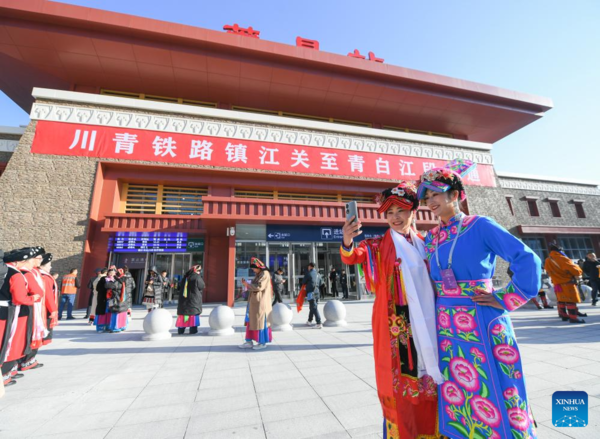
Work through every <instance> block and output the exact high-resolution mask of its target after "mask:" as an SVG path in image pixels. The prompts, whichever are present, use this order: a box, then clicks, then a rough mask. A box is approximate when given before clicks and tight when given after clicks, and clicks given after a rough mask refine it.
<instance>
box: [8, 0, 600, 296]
mask: <svg viewBox="0 0 600 439" xmlns="http://www.w3.org/2000/svg"><path fill="white" fill-rule="evenodd" d="M83 9H85V13H84V11H83ZM0 35H2V36H3V41H2V46H1V48H2V52H1V54H0V56H1V58H2V62H3V65H6V66H7V68H6V69H3V71H2V72H0V85H2V90H3V91H4V92H5V93H6V94H7V95H9V96H10V97H11V98H12V99H13V100H14V101H15V102H17V103H18V104H19V105H20V106H21V107H22V108H24V109H25V110H27V111H28V112H29V113H30V117H31V122H30V124H29V125H28V126H27V127H22V128H0V162H1V163H0V172H2V174H1V175H0V188H1V191H0V205H2V206H4V207H3V212H2V215H0V230H2V233H1V235H0V248H2V249H10V248H14V247H19V246H25V245H43V246H44V247H45V248H47V249H48V250H49V251H51V252H52V253H54V254H55V256H56V263H55V264H54V265H55V268H56V269H57V270H58V271H60V272H63V273H64V272H66V271H67V270H68V269H70V268H79V269H80V272H81V274H82V279H83V280H86V279H88V278H89V277H90V276H91V275H92V274H93V271H94V269H95V268H97V267H102V266H106V265H107V264H109V263H115V264H116V265H119V266H122V265H127V266H128V267H130V269H131V270H132V271H133V273H134V276H136V277H137V280H138V284H140V285H141V284H143V282H141V281H143V279H144V277H145V275H146V274H147V271H148V269H149V268H150V267H152V266H156V267H157V268H158V270H159V271H161V270H166V271H167V272H168V273H169V275H170V276H171V277H172V278H177V277H178V276H181V275H182V274H183V273H184V272H185V271H186V270H187V269H188V268H189V266H190V265H192V264H195V263H202V264H203V267H204V276H205V280H206V283H207V290H206V293H205V300H206V301H208V302H227V303H230V304H231V303H233V301H234V300H235V298H236V296H237V295H238V294H239V293H240V291H239V289H240V284H239V280H240V278H241V277H244V276H245V277H248V275H249V273H248V268H249V260H250V257H251V256H258V257H260V258H264V260H265V261H267V264H268V265H269V266H270V267H272V268H278V267H282V268H283V269H284V271H285V273H286V276H287V277H288V289H289V292H290V293H293V292H296V291H297V290H298V288H299V279H300V278H301V276H302V273H303V270H304V269H305V267H306V265H307V264H308V262H310V261H314V262H316V263H317V265H318V268H319V270H320V271H321V272H322V273H323V274H326V273H327V272H328V271H329V270H330V268H331V267H335V268H336V269H337V270H338V271H339V270H340V269H342V268H344V267H342V264H341V260H340V258H339V255H338V246H339V241H340V230H341V225H342V224H343V221H344V218H345V212H344V205H345V203H346V202H347V201H350V200H356V201H358V203H359V215H360V217H361V220H362V222H363V223H364V225H365V235H366V236H370V235H376V234H378V233H380V232H381V231H382V230H384V227H385V222H384V221H383V219H382V217H381V216H380V215H379V214H378V213H377V212H376V204H374V202H373V198H374V196H375V195H376V194H377V193H378V192H380V191H381V190H382V189H384V188H386V187H389V186H390V185H392V184H394V183H396V182H397V181H398V180H400V179H405V180H415V179H416V178H418V176H419V175H420V174H421V173H422V172H423V171H425V170H427V169H429V168H431V167H434V166H439V165H442V164H443V163H445V162H446V161H447V160H451V159H454V158H467V159H471V160H473V161H475V162H477V163H478V170H477V172H476V173H472V174H471V175H470V176H469V177H468V180H467V185H468V189H467V190H468V193H469V200H468V202H467V203H466V204H465V206H463V207H464V209H465V210H466V211H467V212H469V213H471V214H484V215H490V216H492V217H495V218H496V219H497V220H498V221H499V222H500V223H501V224H503V225H505V226H506V227H507V228H509V229H510V230H511V231H512V232H513V233H515V234H516V235H518V236H520V237H521V238H522V239H524V240H525V242H527V243H528V245H530V246H531V247H532V248H534V250H536V251H538V252H539V253H540V254H541V255H542V256H543V254H544V251H547V245H548V243H549V242H550V241H556V240H557V241H558V242H560V243H561V244H563V246H565V247H566V248H567V249H568V252H571V254H572V255H573V256H572V257H579V255H581V252H583V251H586V250H588V249H589V250H594V249H595V250H596V251H598V250H599V240H598V238H599V237H600V220H599V219H598V218H599V216H598V214H599V213H600V212H598V210H599V205H600V192H599V189H598V187H597V186H596V185H594V184H591V183H581V182H558V181H551V180H548V179H543V178H537V177H536V178H537V179H535V178H534V179H532V178H531V177H526V176H511V175H503V174H497V173H496V171H495V170H494V167H493V158H492V145H493V143H494V142H495V141H497V140H499V139H501V138H503V137H505V136H507V135H509V134H511V133H512V132H514V131H516V130H518V129H520V128H522V127H523V126H525V125H527V124H529V123H532V122H534V121H535V120H537V119H539V118H540V117H542V116H543V113H544V112H545V111H547V110H549V109H550V108H551V107H552V103H551V101H550V100H549V99H546V98H541V97H536V96H531V95H526V94H521V93H517V92H512V91H508V90H502V89H497V88H495V87H489V86H485V85H482V84H475V83H470V82H468V81H462V80H456V79H453V78H447V77H443V76H439V75H432V74H429V73H424V72H417V71H412V70H409V69H404V68H400V67H394V66H390V65H388V64H385V63H384V62H383V60H382V59H377V60H376V61H369V60H367V59H361V58H359V59H356V57H352V56H342V55H335V54H331V53H327V52H323V51H320V50H317V48H318V45H317V48H315V46H314V45H312V46H307V45H306V44H305V45H302V44H301V43H302V41H305V39H301V38H300V37H299V38H300V40H299V41H300V42H298V41H297V45H296V46H290V45H285V44H279V43H273V42H269V41H265V40H261V39H258V38H253V37H248V36H247V35H244V34H239V33H238V34H231V33H221V32H216V31H210V30H207V29H198V28H193V27H189V26H183V25H177V24H173V23H164V22H159V21H156V20H149V19H143V18H140V17H131V16H126V15H123V14H116V13H109V12H106V11H96V10H90V9H88V8H79V7H76V6H71V5H62V4H59V3H54V2H34V1H29V0H26V1H23V2H22V3H20V4H19V5H18V6H1V5H0ZM308 41H310V40H308ZM353 53H355V52H353ZM34 55H35V56H34ZM349 55H351V54H349ZM532 202H534V203H533V204H532ZM534 205H535V206H537V209H538V211H537V215H533V214H532V213H535V211H534V210H532V209H534V207H533V206H534ZM556 206H558V209H559V213H560V215H555V214H556V212H557V211H556V209H557V208H556ZM548 213H550V214H551V215H552V216H549V215H548ZM417 223H418V228H419V229H420V230H423V231H425V230H427V229H429V228H431V227H433V226H434V225H435V224H436V223H437V221H436V218H434V217H433V215H432V214H431V212H429V211H428V210H427V209H421V210H420V211H419V213H418V222H417ZM571 254H570V256H571ZM346 268H347V269H348V270H349V273H350V277H351V289H352V290H354V291H356V290H357V289H358V286H357V285H356V284H355V282H354V284H352V281H356V280H357V279H356V275H355V272H354V269H353V267H346ZM504 271H505V270H504ZM498 272H499V276H500V277H501V276H502V270H498ZM86 295H87V291H83V294H81V297H80V301H79V304H80V305H84V304H85V303H87V297H86ZM140 296H141V291H138V297H137V299H138V300H139V299H140Z"/></svg>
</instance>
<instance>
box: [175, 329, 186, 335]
mask: <svg viewBox="0 0 600 439" xmlns="http://www.w3.org/2000/svg"><path fill="white" fill-rule="evenodd" d="M184 332H185V328H177V334H179V335H183V333H184Z"/></svg>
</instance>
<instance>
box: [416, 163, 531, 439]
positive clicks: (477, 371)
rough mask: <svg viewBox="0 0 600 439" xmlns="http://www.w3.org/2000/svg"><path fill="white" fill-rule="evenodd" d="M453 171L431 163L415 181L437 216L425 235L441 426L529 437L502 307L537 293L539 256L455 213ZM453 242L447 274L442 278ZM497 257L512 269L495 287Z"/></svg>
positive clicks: (467, 434) (457, 192)
mask: <svg viewBox="0 0 600 439" xmlns="http://www.w3.org/2000/svg"><path fill="white" fill-rule="evenodd" d="M454 165H456V163H454ZM459 165H460V163H459ZM463 168H464V166H463ZM458 171H460V166H459V168H458ZM458 171H457V170H452V169H451V170H450V172H449V170H448V168H436V169H432V170H430V171H428V172H427V173H425V174H424V175H423V176H422V177H421V185H420V187H419V195H420V198H424V199H425V200H426V204H427V206H428V207H429V208H430V209H431V210H432V211H433V213H434V214H436V215H437V216H439V217H440V220H441V221H440V227H436V228H434V229H433V230H431V231H430V232H429V233H428V234H427V236H426V238H425V244H426V252H427V257H428V259H429V262H430V267H431V277H432V279H433V281H434V283H435V287H436V292H437V302H436V314H437V329H438V348H439V358H440V369H441V370H442V372H443V374H444V376H445V377H446V379H447V381H446V382H445V383H444V384H442V385H441V386H440V390H439V394H440V398H439V420H440V421H439V422H440V426H439V427H440V433H442V434H444V435H446V436H448V437H450V438H491V439H500V438H514V439H528V438H535V437H537V436H536V429H535V422H534V420H533V415H532V413H531V409H530V406H529V403H528V400H527V392H526V388H525V381H524V377H523V368H522V363H521V355H520V353H519V348H518V345H517V340H516V337H515V332H514V329H513V326H512V324H511V319H510V316H509V312H510V311H513V310H515V309H517V308H519V307H520V306H522V305H524V304H525V303H527V302H528V301H529V300H530V299H531V298H532V297H534V296H535V295H536V294H537V292H538V290H539V282H540V274H541V262H540V259H539V258H538V257H537V256H536V255H535V253H533V252H532V251H531V250H530V249H529V248H528V247H527V246H525V245H524V244H523V243H522V242H521V241H520V240H519V239H517V238H515V237H514V236H513V235H511V234H510V233H509V232H508V231H507V230H505V229H504V228H503V227H501V226H500V225H498V224H497V223H496V222H495V221H494V220H493V219H491V218H488V217H484V216H466V215H464V214H463V213H460V212H459V210H458V198H459V197H460V198H461V199H464V188H463V186H462V181H461V176H460V174H459V172H458ZM453 245H454V246H455V248H454V251H453V252H452V253H453V254H452V265H451V271H452V273H453V274H454V277H453V279H448V278H447V274H448V273H447V269H448V264H449V262H450V253H451V251H452V247H453ZM436 248H437V253H438V254H437V257H436ZM496 256H500V257H501V258H502V259H504V260H506V261H508V262H509V263H510V269H511V270H512V271H513V273H514V275H513V277H512V280H511V282H509V283H508V285H507V286H505V287H504V288H501V289H498V290H494V289H493V287H492V277H493V275H494V270H495V264H496ZM438 258H439V259H438ZM438 260H439V262H438ZM443 274H444V277H443V276H442V275H443ZM443 279H445V282H444V281H443ZM454 280H455V282H453V281H454Z"/></svg>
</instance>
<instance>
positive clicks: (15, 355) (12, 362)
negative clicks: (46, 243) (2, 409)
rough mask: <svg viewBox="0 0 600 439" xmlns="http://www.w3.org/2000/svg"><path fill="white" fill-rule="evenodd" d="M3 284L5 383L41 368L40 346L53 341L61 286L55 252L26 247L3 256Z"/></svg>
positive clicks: (1, 361)
mask: <svg viewBox="0 0 600 439" xmlns="http://www.w3.org/2000/svg"><path fill="white" fill-rule="evenodd" d="M3 262H4V263H5V264H6V274H5V275H4V278H3V279H2V285H1V286H0V370H1V371H2V381H3V383H4V386H5V387H9V386H12V385H14V384H16V382H17V380H19V379H22V378H23V377H24V376H25V374H24V373H23V372H26V371H31V370H35V369H39V368H40V367H42V366H43V364H41V363H38V361H37V359H36V355H37V353H38V350H39V349H40V348H41V347H42V346H44V345H47V344H49V343H51V342H52V332H53V328H54V327H55V326H56V325H57V323H58V318H59V314H58V302H57V298H58V293H59V291H58V286H57V283H56V278H55V276H53V275H52V274H51V270H52V254H51V253H46V252H45V250H44V249H43V248H42V247H26V248H21V249H17V250H12V251H10V252H7V253H5V254H4V256H3Z"/></svg>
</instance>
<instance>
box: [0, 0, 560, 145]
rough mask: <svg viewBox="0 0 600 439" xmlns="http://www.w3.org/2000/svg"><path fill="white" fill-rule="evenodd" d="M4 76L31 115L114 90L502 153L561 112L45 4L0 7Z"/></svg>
mask: <svg viewBox="0 0 600 439" xmlns="http://www.w3.org/2000/svg"><path fill="white" fill-rule="evenodd" d="M223 24H225V23H223ZM303 37H304V36H303ZM306 37H310V36H309V35H306ZM0 65H2V69H0V87H1V88H2V90H3V91H4V92H5V93H6V94H7V95H8V96H9V97H10V98H11V99H13V100H14V101H15V102H16V103H17V104H18V105H19V106H20V107H21V108H23V109H24V110H26V111H29V110H30V108H31V105H32V103H33V98H32V96H31V91H32V89H33V88H34V87H46V88H54V89H62V90H74V91H83V92H88V93H98V92H100V90H102V89H105V90H117V91H120V92H131V93H136V94H140V93H142V94H151V95H157V96H164V97H173V98H183V99H188V100H196V101H203V102H210V103H215V105H217V106H219V107H220V108H232V106H241V107H252V108H258V109H263V110H270V111H282V112H287V113H294V114H302V115H311V116H318V117H325V118H333V119H339V120H350V121H359V122H364V123H369V124H373V126H380V127H381V126H392V127H403V128H409V129H412V130H423V131H428V132H438V133H447V134H451V135H452V136H454V137H455V138H459V139H467V140H473V141H479V142H487V143H493V142H496V141H497V140H500V139H502V138H503V137H505V136H507V135H509V134H511V133H513V132H514V131H516V130H519V129H520V128H522V127H524V126H526V125H528V124H529V123H531V122H533V121H535V120H537V119H539V118H541V117H542V116H543V114H544V113H545V112H546V111H547V110H549V109H550V108H552V101H551V100H550V99H547V98H543V97H538V96H532V95H528V94H525V93H519V92H515V91H510V90H504V89H500V88H497V87H492V86H488V85H483V84H478V83H474V82H470V81H465V80H461V79H455V78H449V77H446V76H441V75H435V74H431V73H426V72H420V71H416V70H411V69H407V68H403V67H397V66H392V65H389V64H385V63H380V62H371V61H368V60H365V59H357V58H353V57H350V56H345V55H339V54H332V53H328V52H324V51H321V50H317V49H312V48H307V47H297V46H292V45H287V44H281V43H275V42H271V41H266V40H262V39H257V38H251V37H247V36H241V35H235V34H229V33H225V32H218V31H212V30H208V29H201V28H196V27H192V26H185V25H181V24H176V23H167V22H162V21H157V20H152V19H147V18H142V17H135V16H130V15H125V14H119V13H114V12H107V11H101V10H96V9H90V8H84V7H79V6H73V5H66V4H61V3H56V2H50V1H41V0H20V1H18V2H15V1H10V0H0Z"/></svg>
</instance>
